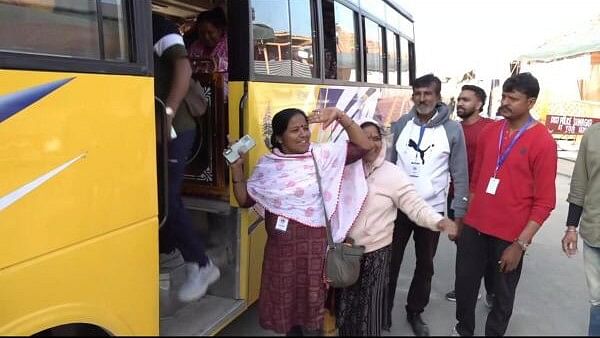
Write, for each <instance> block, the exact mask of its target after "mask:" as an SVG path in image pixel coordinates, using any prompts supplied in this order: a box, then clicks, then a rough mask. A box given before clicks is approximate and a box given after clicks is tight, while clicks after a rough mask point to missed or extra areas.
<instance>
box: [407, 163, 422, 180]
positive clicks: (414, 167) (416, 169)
mask: <svg viewBox="0 0 600 338" xmlns="http://www.w3.org/2000/svg"><path fill="white" fill-rule="evenodd" d="M422 168H423V165H422V164H421V162H410V168H409V171H408V175H409V176H412V177H419V176H421V169H422Z"/></svg>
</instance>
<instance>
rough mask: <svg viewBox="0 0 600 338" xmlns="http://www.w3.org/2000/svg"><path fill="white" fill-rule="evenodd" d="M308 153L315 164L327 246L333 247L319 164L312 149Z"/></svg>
mask: <svg viewBox="0 0 600 338" xmlns="http://www.w3.org/2000/svg"><path fill="white" fill-rule="evenodd" d="M310 154H311V155H312V159H313V163H314V164H315V172H316V173H317V184H318V185H319V193H320V194H321V203H322V204H323V213H324V214H325V227H326V228H327V244H328V245H329V247H331V248H333V247H334V243H333V235H332V234H331V222H330V221H329V218H328V217H327V209H326V208H325V198H324V197H323V187H322V186H321V174H320V173H319V165H318V164H317V160H316V159H315V154H314V153H313V151H312V149H311V150H310Z"/></svg>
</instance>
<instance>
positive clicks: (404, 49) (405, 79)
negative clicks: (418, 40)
mask: <svg viewBox="0 0 600 338" xmlns="http://www.w3.org/2000/svg"><path fill="white" fill-rule="evenodd" d="M409 55H410V54H409V50H408V40H406V39H405V38H402V37H401V38H400V84H401V85H403V86H408V85H409V83H410V64H409V60H410V58H409Z"/></svg>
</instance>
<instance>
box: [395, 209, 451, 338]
mask: <svg viewBox="0 0 600 338" xmlns="http://www.w3.org/2000/svg"><path fill="white" fill-rule="evenodd" d="M411 234H412V235H413V239H414V241H415V254H416V257H417V262H416V267H415V272H414V274H413V278H412V282H411V283H410V289H409V290H408V297H407V300H406V312H407V313H421V312H423V311H424V310H425V306H427V304H428V303H429V294H430V292H431V278H432V277H433V257H434V256H435V252H436V251H437V246H438V241H439V239H440V233H439V232H437V231H431V230H429V229H426V228H423V227H420V226H418V225H416V224H415V223H414V222H413V221H411V220H410V219H409V218H408V217H407V216H406V215H405V214H404V213H403V212H401V211H398V217H397V218H396V221H395V222H394V236H393V241H392V259H391V264H390V281H389V284H388V286H389V294H388V295H389V298H388V309H387V310H388V316H387V318H388V319H390V318H392V308H393V306H394V297H395V295H396V284H397V283H398V273H399V272H400V266H401V265H402V259H403V258H404V250H405V249H406V244H408V240H409V239H410V235H411ZM385 324H388V325H385ZM389 327H391V323H384V328H385V329H389Z"/></svg>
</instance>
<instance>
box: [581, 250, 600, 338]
mask: <svg viewBox="0 0 600 338" xmlns="http://www.w3.org/2000/svg"><path fill="white" fill-rule="evenodd" d="M583 267H584V269H585V278H586V280H587V285H588V289H589V291H590V303H591V306H590V324H589V327H588V335H589V336H600V248H595V247H592V246H589V245H587V244H586V243H585V242H584V243H583Z"/></svg>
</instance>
